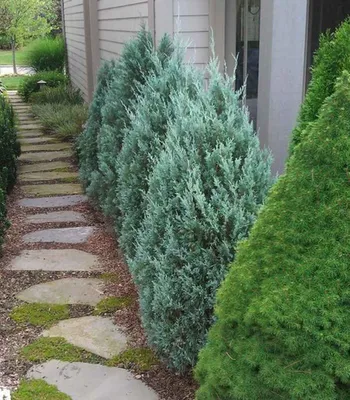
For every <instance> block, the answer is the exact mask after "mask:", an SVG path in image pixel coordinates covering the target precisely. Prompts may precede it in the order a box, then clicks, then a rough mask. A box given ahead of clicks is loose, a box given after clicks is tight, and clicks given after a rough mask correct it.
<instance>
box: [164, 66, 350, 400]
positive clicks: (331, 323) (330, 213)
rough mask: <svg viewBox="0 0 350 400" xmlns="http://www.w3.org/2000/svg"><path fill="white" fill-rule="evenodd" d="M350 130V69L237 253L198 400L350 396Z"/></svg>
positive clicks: (337, 399) (201, 369)
mask: <svg viewBox="0 0 350 400" xmlns="http://www.w3.org/2000/svg"><path fill="white" fill-rule="evenodd" d="M349 132H350V74H349V73H347V72H345V73H344V75H343V76H342V77H341V79H340V80H338V82H337V84H336V86H335V93H334V94H333V95H332V96H331V97H330V98H328V99H327V100H326V101H325V103H324V105H323V107H321V111H320V113H319V118H318V119H317V120H316V121H315V122H314V123H311V124H309V125H308V126H307V127H306V130H305V135H304V136H303V140H302V141H301V143H300V145H299V146H297V147H295V149H294V153H293V156H292V157H291V158H290V159H289V162H288V166H287V170H286V173H285V175H284V176H282V177H281V178H280V179H279V181H278V182H277V184H276V185H275V186H274V188H273V189H272V191H271V193H270V195H269V198H268V200H267V202H266V205H265V206H264V207H263V209H262V211H261V213H260V215H259V218H258V220H257V222H256V224H255V226H254V227H253V229H252V231H251V234H250V237H249V239H248V240H246V241H244V242H242V243H241V244H240V246H239V248H238V255H237V258H236V261H235V262H234V264H233V265H232V266H231V269H230V272H229V274H228V277H227V279H226V280H225V282H224V284H223V285H222V287H221V289H220V291H219V294H218V299H217V304H216V318H217V322H216V323H215V325H214V326H213V328H212V329H211V331H210V334H209V340H208V344H207V346H206V347H205V349H204V350H203V351H202V352H201V355H200V360H199V363H198V366H197V369H196V376H197V379H198V381H199V383H200V385H201V387H200V389H199V391H198V393H197V399H198V400H212V399H232V400H234V399H237V400H243V399H251V400H280V399H293V400H314V399H320V400H321V399H322V400H342V399H344V400H345V399H348V398H349V393H350V369H349V365H350V353H349V346H350V332H349V326H350V308H349V300H350V289H349V288H350V269H349V251H350V184H349V155H350V134H349ZM164 291H166V288H164Z"/></svg>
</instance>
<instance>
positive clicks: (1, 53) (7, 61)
mask: <svg viewBox="0 0 350 400" xmlns="http://www.w3.org/2000/svg"><path fill="white" fill-rule="evenodd" d="M27 54H28V47H23V48H22V49H20V50H16V62H17V65H26V58H27ZM0 65H12V51H11V50H0Z"/></svg>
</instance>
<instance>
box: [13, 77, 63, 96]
mask: <svg viewBox="0 0 350 400" xmlns="http://www.w3.org/2000/svg"><path fill="white" fill-rule="evenodd" d="M41 80H43V81H45V82H46V86H47V87H57V86H61V85H65V84H67V83H68V77H67V76H65V75H63V74H62V73H61V72H56V71H46V72H39V73H37V74H34V75H29V76H26V77H25V78H24V79H22V81H21V83H20V85H19V89H18V93H19V95H20V96H21V97H22V98H23V100H24V101H28V100H29V97H30V96H31V94H32V93H35V92H38V91H39V89H40V87H39V85H38V82H39V81H41Z"/></svg>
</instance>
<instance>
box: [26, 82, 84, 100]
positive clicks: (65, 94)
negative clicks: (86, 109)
mask: <svg viewBox="0 0 350 400" xmlns="http://www.w3.org/2000/svg"><path fill="white" fill-rule="evenodd" d="M29 101H30V102H31V103H32V104H47V103H49V104H84V100H83V98H82V96H81V93H80V91H79V90H78V89H74V88H73V87H71V86H70V85H67V86H66V85H62V86H58V87H54V88H50V87H48V88H44V89H43V90H40V91H39V92H35V93H33V94H32V95H31V96H30V98H29Z"/></svg>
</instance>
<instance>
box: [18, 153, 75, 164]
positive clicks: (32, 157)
mask: <svg viewBox="0 0 350 400" xmlns="http://www.w3.org/2000/svg"><path fill="white" fill-rule="evenodd" d="M72 155H73V153H72V152H71V151H47V152H40V153H23V154H21V156H20V157H19V160H20V161H29V162H35V161H51V160H59V159H60V158H68V157H72Z"/></svg>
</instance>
